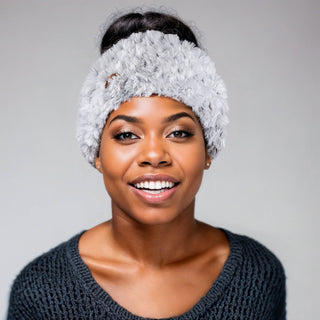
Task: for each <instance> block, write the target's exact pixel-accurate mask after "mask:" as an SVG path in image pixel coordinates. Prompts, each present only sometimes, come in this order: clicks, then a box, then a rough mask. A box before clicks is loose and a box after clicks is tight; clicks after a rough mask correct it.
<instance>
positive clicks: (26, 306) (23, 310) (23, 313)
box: [7, 277, 37, 320]
mask: <svg viewBox="0 0 320 320" xmlns="http://www.w3.org/2000/svg"><path fill="white" fill-rule="evenodd" d="M25 293H26V290H25V289H24V286H23V279H21V277H18V278H17V279H16V280H15V282H14V284H13V286H12V289H11V293H10V299H9V308H8V313H7V320H29V319H30V320H32V319H33V320H36V319H37V317H36V316H35V315H34V314H32V300H31V299H30V298H28V295H26V294H25Z"/></svg>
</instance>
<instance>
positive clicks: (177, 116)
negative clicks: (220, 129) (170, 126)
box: [163, 112, 195, 123]
mask: <svg viewBox="0 0 320 320" xmlns="http://www.w3.org/2000/svg"><path fill="white" fill-rule="evenodd" d="M184 117H187V118H190V119H191V120H192V121H193V122H195V119H194V118H193V117H192V116H191V115H190V114H189V113H187V112H179V113H176V114H173V115H172V116H169V117H168V118H166V119H165V120H164V121H163V122H165V123H168V122H173V121H176V120H178V119H180V118H184Z"/></svg>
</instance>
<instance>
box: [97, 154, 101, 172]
mask: <svg viewBox="0 0 320 320" xmlns="http://www.w3.org/2000/svg"><path fill="white" fill-rule="evenodd" d="M96 169H97V170H98V171H99V172H101V173H102V169H101V161H100V158H99V157H98V158H97V159H96Z"/></svg>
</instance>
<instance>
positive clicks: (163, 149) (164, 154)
mask: <svg viewBox="0 0 320 320" xmlns="http://www.w3.org/2000/svg"><path fill="white" fill-rule="evenodd" d="M138 164H139V166H152V167H155V168H159V167H164V166H168V165H170V164H171V156H170V152H169V148H168V146H167V143H166V141H164V139H161V138H160V137H155V136H152V137H149V138H145V139H144V141H143V142H142V143H141V149H140V153H139V157H138Z"/></svg>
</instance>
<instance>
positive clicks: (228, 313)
mask: <svg viewBox="0 0 320 320" xmlns="http://www.w3.org/2000/svg"><path fill="white" fill-rule="evenodd" d="M225 232H226V234H227V236H228V239H229V242H230V247H231V252H230V255H229V257H228V259H227V261H226V263H225V265H224V268H223V270H222V271H221V273H220V275H219V277H218V278H217V280H216V281H215V282H214V283H213V285H212V287H211V289H210V290H209V292H208V293H207V294H206V295H205V296H204V297H203V298H202V299H201V300H200V301H199V302H198V303H197V304H196V305H195V306H194V307H193V308H192V309H191V310H189V311H188V312H186V313H185V314H183V315H181V316H177V317H172V318H168V319H174V320H190V319H199V320H200V319H216V320H217V319H230V320H277V319H281V320H283V319H286V311H285V296H286V294H285V275H284V270H283V268H282V266H281V263H280V262H279V260H278V259H277V258H276V257H275V256H274V255H273V254H272V253H271V252H270V251H269V250H268V249H266V248H265V247H264V246H262V245H261V244H259V243H257V242H256V241H254V240H252V239H250V238H248V237H245V236H239V235H236V234H233V233H231V232H230V231H226V230H225ZM80 235H81V234H79V235H77V236H75V237H73V238H72V239H70V240H69V241H67V242H65V243H62V244H61V245H59V246H58V247H56V248H54V249H52V250H51V251H49V252H48V253H46V254H43V255H42V256H40V257H39V258H37V259H35V260H34V261H32V262H31V263H30V264H29V265H27V266H26V267H25V268H24V269H23V270H22V272H21V273H20V274H19V276H18V277H17V279H16V280H15V282H14V284H13V287H12V290H11V296H10V305H9V310H8V320H13V319H18V320H23V319H30V320H31V319H32V320H38V319H43V320H49V319H54V320H58V319H69V320H71V319H86V320H88V319H97V320H98V319H99V320H100V319H104V320H111V319H112V320H117V319H119V320H120V319H121V320H123V319H131V320H142V319H145V318H142V317H138V316H136V315H133V314H132V313H130V312H129V311H127V310H126V309H124V308H123V307H121V306H120V305H119V304H117V302H115V301H114V300H113V299H112V298H111V297H110V296H109V295H108V293H107V292H105V291H104V290H103V289H102V288H101V287H100V286H99V285H98V284H97V283H96V282H95V280H94V279H93V277H92V276H91V274H90V271H89V269H88V268H87V266H86V265H85V264H84V262H83V261H82V259H81V257H80V255H79V251H78V240H79V237H80ZM142 303H143V302H142Z"/></svg>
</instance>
